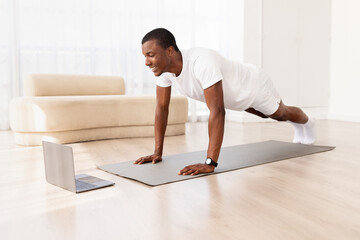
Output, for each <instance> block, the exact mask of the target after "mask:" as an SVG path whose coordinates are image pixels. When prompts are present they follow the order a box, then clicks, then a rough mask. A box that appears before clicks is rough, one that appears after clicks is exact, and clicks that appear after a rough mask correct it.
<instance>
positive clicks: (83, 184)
mask: <svg viewBox="0 0 360 240" xmlns="http://www.w3.org/2000/svg"><path fill="white" fill-rule="evenodd" d="M75 183H76V191H82V190H87V189H91V188H94V187H96V185H94V184H90V183H86V182H82V181H79V180H76V181H75Z"/></svg>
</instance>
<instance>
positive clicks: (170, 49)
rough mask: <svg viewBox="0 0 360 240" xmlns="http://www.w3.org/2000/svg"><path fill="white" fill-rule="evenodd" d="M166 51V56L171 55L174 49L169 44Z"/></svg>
mask: <svg viewBox="0 0 360 240" xmlns="http://www.w3.org/2000/svg"><path fill="white" fill-rule="evenodd" d="M166 52H167V54H168V56H169V57H171V56H172V55H173V54H174V52H175V49H174V47H173V46H170V47H168V48H167V49H166Z"/></svg>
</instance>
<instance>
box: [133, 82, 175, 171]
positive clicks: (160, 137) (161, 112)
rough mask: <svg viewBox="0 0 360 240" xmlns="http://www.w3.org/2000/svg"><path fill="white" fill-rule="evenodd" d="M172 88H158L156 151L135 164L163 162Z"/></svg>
mask: <svg viewBox="0 0 360 240" xmlns="http://www.w3.org/2000/svg"><path fill="white" fill-rule="evenodd" d="M170 98H171V87H159V86H157V87H156V109H155V151H154V153H153V154H152V155H149V156H145V157H141V158H139V159H137V160H136V161H135V162H134V164H142V163H145V162H152V163H157V162H160V161H161V160H162V152H163V146H164V137H165V131H166V126H167V120H168V115H169V105H170Z"/></svg>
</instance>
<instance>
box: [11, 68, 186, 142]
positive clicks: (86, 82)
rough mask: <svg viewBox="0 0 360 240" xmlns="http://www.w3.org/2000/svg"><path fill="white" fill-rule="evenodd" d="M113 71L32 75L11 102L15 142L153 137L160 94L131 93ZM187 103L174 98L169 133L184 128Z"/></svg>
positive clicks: (170, 110) (177, 133) (181, 130)
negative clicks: (84, 73)
mask: <svg viewBox="0 0 360 240" xmlns="http://www.w3.org/2000/svg"><path fill="white" fill-rule="evenodd" d="M124 93H125V85H124V80H123V78H121V77H114V76H86V75H60V74H33V75H30V76H29V77H28V78H27V79H26V80H25V82H24V97H18V98H14V99H13V100H12V101H11V103H10V126H11V128H12V130H13V132H14V133H15V142H16V143H17V144H20V145H40V144H41V139H42V137H44V136H48V137H52V138H55V140H56V141H57V142H59V143H72V142H81V141H90V140H100V139H112V138H128V137H150V136H154V120H155V105H156V98H155V96H127V95H124ZM187 118H188V103H187V99H186V98H185V97H180V96H174V97H172V99H171V102H170V109H169V119H168V127H167V130H166V135H167V136H172V135H180V134H184V133H185V122H186V121H187Z"/></svg>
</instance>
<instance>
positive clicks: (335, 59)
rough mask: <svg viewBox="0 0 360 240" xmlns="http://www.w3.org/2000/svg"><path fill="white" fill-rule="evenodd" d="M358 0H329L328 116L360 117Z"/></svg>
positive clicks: (359, 119) (339, 117) (359, 5)
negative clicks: (329, 88)
mask: <svg viewBox="0 0 360 240" xmlns="http://www.w3.org/2000/svg"><path fill="white" fill-rule="evenodd" d="M359 13H360V1H359V0H333V1H332V16H331V22H332V29H331V30H332V34H331V37H332V45H331V71H330V74H331V98H330V114H329V117H330V118H331V119H339V120H348V121H360V106H359V105H360V93H359V91H360V71H359V67H360V66H359V65H360V14H359Z"/></svg>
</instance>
